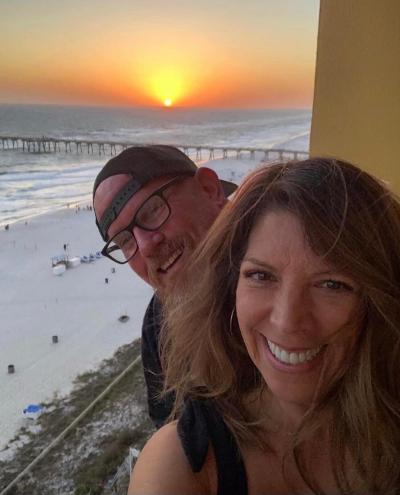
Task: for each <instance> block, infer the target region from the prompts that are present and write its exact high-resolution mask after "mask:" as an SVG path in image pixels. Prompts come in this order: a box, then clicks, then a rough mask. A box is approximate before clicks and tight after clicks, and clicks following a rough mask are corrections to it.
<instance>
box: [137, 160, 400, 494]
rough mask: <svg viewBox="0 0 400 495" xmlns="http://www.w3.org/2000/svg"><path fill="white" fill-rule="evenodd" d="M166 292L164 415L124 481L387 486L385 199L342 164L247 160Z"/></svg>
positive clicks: (395, 340)
mask: <svg viewBox="0 0 400 495" xmlns="http://www.w3.org/2000/svg"><path fill="white" fill-rule="evenodd" d="M188 272H189V274H188V277H187V279H188V280H189V281H190V283H187V284H186V286H185V287H184V288H183V290H182V291H181V294H180V296H179V300H178V301H177V300H173V301H169V303H168V302H167V327H168V331H165V333H164V336H163V355H164V366H165V372H166V379H167V383H168V385H169V389H170V390H173V391H175V393H176V397H177V399H176V411H177V412H179V414H180V419H179V421H178V422H172V423H170V424H169V425H166V426H165V427H164V428H162V429H161V430H160V431H158V432H157V433H156V434H155V435H154V436H153V437H152V439H150V441H149V442H148V444H147V445H146V447H145V448H144V450H143V452H142V454H141V456H140V458H139V460H138V462H137V464H136V466H135V469H134V472H133V476H132V480H131V487H130V492H129V493H131V494H136V493H137V494H158V493H163V494H165V495H167V494H174V495H175V494H180V493H182V494H217V493H218V494H219V495H220V494H223V493H238V494H239V493H240V494H249V495H252V494H257V495H258V494H293V493H299V494H306V493H307V494H308V493H326V494H329V495H331V494H339V493H357V494H366V493H369V494H378V493H379V494H385V495H386V494H392V493H393V494H394V493H400V491H399V489H398V487H400V464H399V463H398V458H399V455H400V401H399V399H400V387H399V383H400V380H399V376H400V374H399V372H400V370H399V368H400V360H399V350H400V205H399V202H398V200H397V199H396V198H395V197H394V196H393V195H392V194H391V193H390V192H389V191H388V190H387V188H386V187H385V186H384V185H383V184H382V183H380V182H379V181H378V180H376V179H375V178H373V177H372V176H370V175H369V174H367V173H366V172H363V171H361V170H360V169H358V168H356V167H354V166H353V165H351V164H348V163H344V162H340V161H336V160H331V159H310V160H305V161H300V162H294V163H287V164H277V165H273V166H269V167H264V168H261V169H259V170H257V171H255V172H254V173H252V174H251V175H250V176H249V177H248V178H247V180H246V181H245V182H244V184H243V185H242V186H241V187H240V188H239V190H238V192H237V193H236V195H235V198H234V199H233V201H232V202H231V203H230V204H229V205H227V206H226V207H225V209H224V211H223V212H222V214H221V215H220V217H219V218H218V219H217V221H216V223H215V224H214V226H213V228H212V229H211V231H210V233H209V235H208V236H207V238H206V240H205V241H204V243H203V244H202V245H201V246H200V247H199V249H198V250H197V252H196V253H195V254H194V257H193V266H192V267H191V268H190V270H188Z"/></svg>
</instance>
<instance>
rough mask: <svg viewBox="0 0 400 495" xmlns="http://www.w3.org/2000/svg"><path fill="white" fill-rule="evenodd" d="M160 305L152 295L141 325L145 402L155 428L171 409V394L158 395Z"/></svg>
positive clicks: (160, 386) (160, 381)
mask: <svg viewBox="0 0 400 495" xmlns="http://www.w3.org/2000/svg"><path fill="white" fill-rule="evenodd" d="M161 324H162V306H161V303H160V301H159V300H158V299H157V297H156V295H154V296H153V297H152V299H151V301H150V303H149V305H148V307H147V309H146V313H145V315H144V318H143V325H142V363H143V369H144V378H145V380H146V385H147V403H148V409H149V416H150V419H151V420H152V421H153V423H154V426H155V427H156V428H161V426H163V424H164V423H165V422H166V420H167V418H168V416H169V415H170V413H171V411H172V407H173V404H174V396H173V394H167V395H166V396H165V397H160V394H161V391H162V389H163V384H164V375H163V372H162V369H161V361H160V355H159V350H158V341H159V336H160V328H161Z"/></svg>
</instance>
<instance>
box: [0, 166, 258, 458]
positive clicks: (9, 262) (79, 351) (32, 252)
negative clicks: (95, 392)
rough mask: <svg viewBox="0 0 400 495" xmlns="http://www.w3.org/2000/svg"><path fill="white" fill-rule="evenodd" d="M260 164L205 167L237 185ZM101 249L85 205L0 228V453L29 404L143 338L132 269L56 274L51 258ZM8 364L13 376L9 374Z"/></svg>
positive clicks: (140, 288)
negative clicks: (12, 367) (123, 320)
mask: <svg viewBox="0 0 400 495" xmlns="http://www.w3.org/2000/svg"><path fill="white" fill-rule="evenodd" d="M256 163H257V162H256V161H253V160H251V161H250V160H236V159H233V160H215V161H214V162H213V163H208V164H207V165H208V166H210V167H212V168H214V169H215V170H216V171H217V172H218V173H219V175H220V177H222V178H225V179H228V180H233V181H235V182H237V183H239V182H240V181H241V179H242V177H243V176H244V175H245V174H246V173H247V172H248V171H249V170H250V169H252V168H254V167H255V166H256ZM64 244H66V245H67V246H66V249H67V251H65V250H64ZM101 247H102V240H101V238H100V236H99V233H98V231H97V229H96V226H95V223H94V213H93V211H91V210H88V209H86V208H85V207H83V208H82V207H81V209H80V210H79V211H77V209H76V208H75V207H74V206H70V207H69V208H68V207H65V208H64V209H61V210H58V211H55V212H52V213H49V214H44V215H41V216H37V217H34V218H31V219H30V220H28V221H27V222H26V223H25V222H20V223H15V224H12V225H10V227H9V229H8V230H5V228H4V227H2V228H1V230H0V312H1V320H0V321H1V331H0V397H1V403H0V449H1V448H3V447H4V446H5V445H6V443H7V441H8V440H9V439H11V438H12V437H13V435H14V434H15V432H16V430H17V429H18V428H19V427H21V426H24V425H26V424H27V423H28V422H29V421H30V420H28V419H26V418H25V417H24V415H23V409H24V408H25V407H26V406H27V405H28V404H30V403H35V404H36V403H40V402H43V401H46V400H49V399H51V398H52V397H53V396H54V394H59V395H64V394H66V393H68V392H69V390H70V389H71V386H72V381H73V380H74V378H75V377H76V376H77V375H78V374H79V373H82V372H84V371H86V370H88V369H92V368H94V367H95V366H96V365H98V364H99V363H100V361H101V360H102V359H104V358H108V357H110V356H111V355H112V354H113V353H114V352H115V351H116V349H118V347H119V346H121V345H123V344H126V343H128V342H131V341H132V340H133V339H135V338H137V337H139V336H140V331H141V323H142V318H143V314H144V311H145V309H146V306H147V304H148V301H149V300H150V298H151V295H152V289H151V288H150V287H149V286H147V285H146V284H145V283H144V282H143V281H141V280H140V279H139V278H138V277H136V276H134V275H133V273H132V271H131V270H130V269H129V268H128V267H127V266H119V265H116V264H115V263H112V262H111V261H110V260H108V259H107V258H104V257H101V258H96V259H95V261H93V262H91V263H81V264H80V265H79V266H76V267H75V268H69V269H67V270H66V271H65V272H64V273H63V274H62V275H59V276H57V275H54V274H53V269H52V257H53V256H57V255H63V254H65V253H66V252H67V253H68V254H69V256H70V257H72V256H79V257H82V256H84V255H86V256H88V255H89V254H90V253H96V251H99V250H100V249H101ZM113 269H115V272H114V270H113ZM105 279H108V283H106V282H105ZM124 314H126V315H128V316H129V320H128V321H127V322H125V323H122V322H120V321H119V320H118V318H119V317H120V316H121V315H124ZM53 335H57V336H58V340H59V342H58V343H56V344H55V343H53V342H52V336H53ZM9 364H13V365H14V366H15V373H14V374H8V365H9Z"/></svg>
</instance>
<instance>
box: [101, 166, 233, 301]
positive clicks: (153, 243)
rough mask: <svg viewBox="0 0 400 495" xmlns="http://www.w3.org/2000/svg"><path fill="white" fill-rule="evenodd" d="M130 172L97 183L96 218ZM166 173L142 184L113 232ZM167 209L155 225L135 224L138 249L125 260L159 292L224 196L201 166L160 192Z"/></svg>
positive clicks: (167, 285) (170, 281)
mask: <svg viewBox="0 0 400 495" xmlns="http://www.w3.org/2000/svg"><path fill="white" fill-rule="evenodd" d="M131 179H132V177H131V176H128V175H125V174H124V175H115V176H112V177H109V178H107V179H105V180H104V181H103V182H102V183H101V184H100V185H99V187H98V188H97V190H96V194H95V198H94V209H95V212H96V217H97V218H98V219H99V218H101V216H102V215H103V213H104V211H105V210H106V208H107V207H108V206H109V205H110V204H111V201H112V199H113V198H114V197H115V195H116V194H117V193H118V192H119V191H120V190H121V188H122V187H123V186H124V185H125V184H126V183H127V182H128V181H129V180H131ZM168 180H170V177H161V178H158V179H155V180H153V181H151V182H149V183H148V184H146V185H145V186H144V187H143V188H141V189H140V190H139V191H138V192H137V193H136V194H135V195H134V196H133V197H132V198H131V199H130V200H129V201H128V203H127V204H126V205H125V207H124V208H123V209H122V211H121V212H120V214H119V215H118V217H117V218H116V219H115V220H114V222H113V223H112V224H111V226H110V227H109V229H108V232H107V236H108V239H110V238H111V237H112V236H114V235H115V234H117V233H118V232H120V231H121V230H123V229H124V228H126V227H127V225H129V224H130V223H131V221H132V219H133V217H134V215H135V213H136V212H137V210H138V209H139V207H140V206H141V205H142V204H143V202H144V201H145V200H146V199H147V198H148V197H149V196H150V195H151V194H152V193H153V192H154V191H156V190H157V189H158V188H160V187H161V186H162V185H164V184H165V183H166V182H168ZM163 197H164V198H165V199H166V200H167V201H168V203H169V205H170V207H171V215H170V217H169V218H168V220H167V221H166V223H165V224H163V225H162V226H161V227H160V228H159V229H158V230H155V231H147V230H143V229H141V228H140V227H137V226H135V227H133V230H132V232H133V235H134V236H135V239H136V242H137V244H138V251H137V253H136V254H135V256H134V257H133V258H131V259H130V260H129V265H130V266H131V268H132V269H133V271H134V272H136V273H137V274H138V275H139V276H140V277H141V278H142V279H143V280H145V281H146V282H147V283H149V284H150V285H152V286H153V287H154V288H155V289H157V290H158V291H160V293H161V294H162V293H163V292H165V291H166V290H169V289H171V288H172V287H173V286H174V283H175V281H176V280H177V277H179V274H180V273H181V270H182V268H183V267H184V265H185V262H186V261H187V259H188V257H189V255H190V253H191V252H192V251H193V249H194V248H195V246H196V245H197V244H198V243H199V241H200V240H201V239H202V237H203V236H204V235H205V233H206V232H207V230H208V229H209V227H210V226H211V224H212V222H213V221H214V219H215V218H216V216H217V215H218V213H219V211H220V209H221V208H222V206H223V204H224V202H225V198H224V195H223V192H222V188H221V186H220V183H219V181H218V178H217V177H216V175H215V174H214V173H213V172H212V171H210V170H208V169H200V170H199V171H198V172H197V173H196V175H195V176H194V177H186V178H185V177H183V178H182V181H179V182H177V183H174V184H172V185H171V186H170V187H168V188H167V189H166V190H165V191H164V192H163Z"/></svg>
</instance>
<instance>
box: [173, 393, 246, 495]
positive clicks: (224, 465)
mask: <svg viewBox="0 0 400 495" xmlns="http://www.w3.org/2000/svg"><path fill="white" fill-rule="evenodd" d="M178 435H179V438H180V440H181V443H182V447H183V450H184V452H185V455H186V457H187V459H188V461H189V464H190V466H191V468H192V470H193V472H195V473H197V472H199V471H200V470H201V469H202V467H203V465H204V462H205V459H206V456H207V450H208V446H209V442H210V441H211V444H212V447H213V450H214V455H215V459H216V464H217V473H218V492H217V493H218V495H232V494H235V495H247V476H246V470H245V467H244V464H243V460H242V458H241V455H240V452H239V448H238V446H237V444H236V441H235V439H234V437H233V435H232V433H231V432H230V431H229V429H228V428H227V426H226V425H225V423H224V421H223V418H222V417H221V415H220V414H219V412H218V411H217V408H216V407H215V404H214V403H213V402H212V401H208V400H203V401H200V400H188V401H187V402H186V404H185V408H184V410H183V412H182V415H181V417H180V419H179V422H178Z"/></svg>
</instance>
